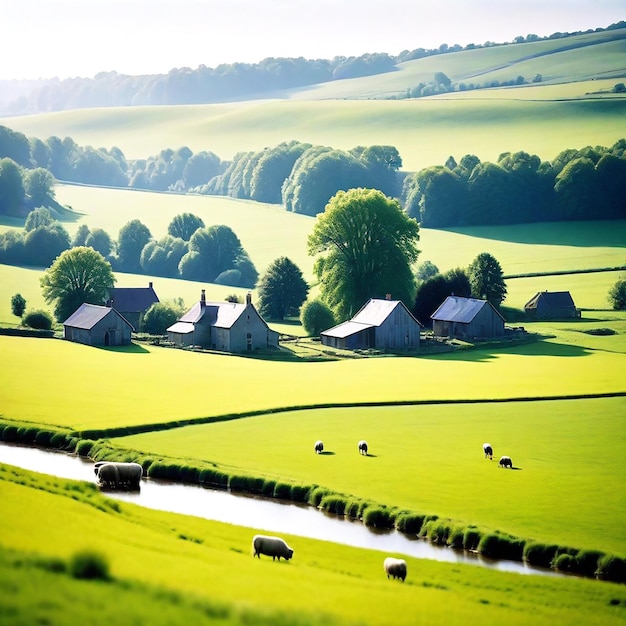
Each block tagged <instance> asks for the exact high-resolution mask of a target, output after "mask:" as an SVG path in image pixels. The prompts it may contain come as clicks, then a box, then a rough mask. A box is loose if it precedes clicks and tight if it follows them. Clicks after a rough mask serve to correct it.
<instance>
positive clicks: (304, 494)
mask: <svg viewBox="0 0 626 626" xmlns="http://www.w3.org/2000/svg"><path fill="white" fill-rule="evenodd" d="M311 491H312V488H311V487H310V486H309V485H292V486H291V492H290V494H289V497H290V499H291V500H293V501H294V502H308V501H309V494H310V492H311Z"/></svg>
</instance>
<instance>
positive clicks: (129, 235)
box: [117, 220, 152, 272]
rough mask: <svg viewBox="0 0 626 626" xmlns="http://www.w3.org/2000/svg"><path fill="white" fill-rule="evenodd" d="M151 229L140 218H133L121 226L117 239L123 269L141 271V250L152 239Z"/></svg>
mask: <svg viewBox="0 0 626 626" xmlns="http://www.w3.org/2000/svg"><path fill="white" fill-rule="evenodd" d="M151 237H152V236H151V234H150V231H149V230H148V227H147V226H146V225H145V224H142V223H141V222H140V221H139V220H131V221H130V222H127V223H126V224H124V226H122V228H120V232H119V235H118V239H117V257H118V260H119V263H120V266H121V267H122V269H124V270H126V271H128V272H137V271H140V267H141V265H140V262H139V259H140V257H141V251H142V250H143V247H144V246H145V245H146V244H147V243H148V241H150V239H151Z"/></svg>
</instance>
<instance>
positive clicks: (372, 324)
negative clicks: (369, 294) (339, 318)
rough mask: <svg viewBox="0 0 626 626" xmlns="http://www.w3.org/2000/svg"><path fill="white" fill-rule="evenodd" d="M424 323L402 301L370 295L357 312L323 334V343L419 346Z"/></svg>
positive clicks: (346, 346)
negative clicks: (371, 296)
mask: <svg viewBox="0 0 626 626" xmlns="http://www.w3.org/2000/svg"><path fill="white" fill-rule="evenodd" d="M421 328H422V326H421V324H420V323H419V322H418V321H417V320H416V319H415V318H414V317H413V315H412V314H411V312H410V311H409V310H408V309H407V308H406V306H405V305H404V304H403V303H402V302H401V301H400V300H392V299H391V297H387V298H386V299H384V300H382V299H378V298H371V299H370V300H369V301H368V302H367V303H366V304H365V305H364V306H363V307H362V308H361V309H360V310H359V311H358V312H357V313H356V315H355V316H354V317H353V318H352V319H350V320H348V321H347V322H343V323H342V324H338V325H337V326H333V327H332V328H329V329H328V330H325V331H323V332H321V333H320V340H321V342H322V344H323V345H325V346H330V347H333V348H342V349H347V350H367V349H376V350H411V349H415V348H419V345H420V330H421Z"/></svg>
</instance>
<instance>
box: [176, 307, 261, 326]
mask: <svg viewBox="0 0 626 626" xmlns="http://www.w3.org/2000/svg"><path fill="white" fill-rule="evenodd" d="M247 306H248V305H246V304H240V303H238V302H207V303H205V304H204V305H203V304H202V303H201V302H196V303H195V304H194V305H193V306H192V307H191V308H190V309H189V311H187V313H185V314H184V315H183V316H182V317H181V318H180V319H179V320H178V321H179V322H188V323H190V324H197V323H198V322H199V321H200V320H201V319H204V318H207V319H208V320H209V323H210V324H211V326H217V327H218V328H231V327H232V326H233V324H234V323H235V322H236V321H237V320H238V319H239V318H240V317H241V315H242V313H243V312H244V311H245V310H246V307H247ZM250 306H252V305H250Z"/></svg>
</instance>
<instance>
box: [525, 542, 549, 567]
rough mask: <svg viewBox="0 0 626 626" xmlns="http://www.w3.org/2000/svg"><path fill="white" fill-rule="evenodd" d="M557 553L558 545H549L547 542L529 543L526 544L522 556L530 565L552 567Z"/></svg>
mask: <svg viewBox="0 0 626 626" xmlns="http://www.w3.org/2000/svg"><path fill="white" fill-rule="evenodd" d="M556 553H557V546H555V545H551V546H548V545H546V544H545V543H537V542H533V543H527V544H526V545H525V546H524V553H523V555H522V558H523V559H524V561H525V562H526V563H528V564H529V565H534V566H536V567H552V562H553V561H554V559H555V557H556Z"/></svg>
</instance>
